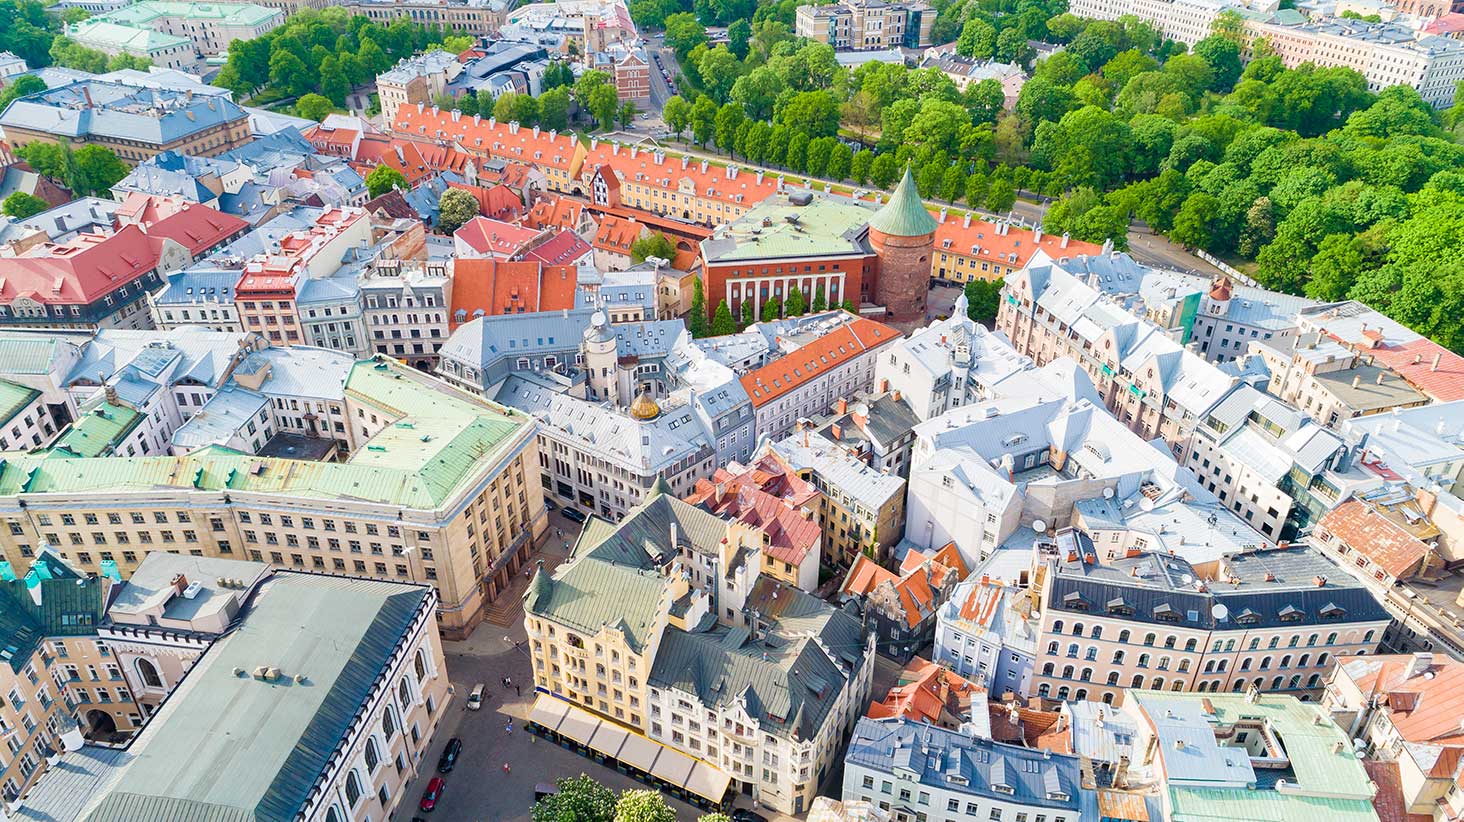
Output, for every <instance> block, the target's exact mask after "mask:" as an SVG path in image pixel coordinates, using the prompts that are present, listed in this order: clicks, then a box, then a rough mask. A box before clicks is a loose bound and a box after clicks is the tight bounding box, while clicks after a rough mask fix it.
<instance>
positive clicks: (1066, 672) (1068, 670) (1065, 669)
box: [1062, 665, 1073, 679]
mask: <svg viewBox="0 0 1464 822" xmlns="http://www.w3.org/2000/svg"><path fill="white" fill-rule="evenodd" d="M1062 678H1063V679H1072V678H1073V666H1071V665H1064V666H1062Z"/></svg>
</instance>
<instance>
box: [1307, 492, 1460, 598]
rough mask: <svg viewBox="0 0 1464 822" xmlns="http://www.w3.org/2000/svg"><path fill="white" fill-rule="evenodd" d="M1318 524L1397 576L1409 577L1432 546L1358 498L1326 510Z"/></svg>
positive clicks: (1401, 577)
mask: <svg viewBox="0 0 1464 822" xmlns="http://www.w3.org/2000/svg"><path fill="white" fill-rule="evenodd" d="M1318 527H1319V528H1320V529H1321V530H1322V531H1325V532H1327V533H1330V534H1331V535H1333V536H1334V537H1336V538H1337V539H1338V540H1340V541H1341V542H1343V543H1344V544H1346V545H1347V546H1348V547H1349V548H1351V549H1352V550H1354V551H1356V552H1358V553H1359V554H1362V555H1363V556H1365V557H1367V558H1368V559H1369V560H1372V562H1373V563H1374V564H1376V565H1377V566H1378V567H1379V568H1382V569H1383V570H1384V571H1387V572H1388V573H1389V574H1391V575H1392V576H1393V577H1395V578H1398V579H1407V578H1408V577H1409V576H1410V575H1411V573H1412V572H1413V571H1416V570H1417V569H1418V567H1419V564H1420V563H1421V562H1422V561H1423V559H1424V558H1425V557H1427V556H1428V555H1429V553H1430V552H1431V551H1432V550H1433V549H1431V548H1429V547H1428V545H1426V544H1425V543H1424V542H1423V541H1422V540H1420V539H1418V538H1417V537H1415V536H1413V535H1412V534H1410V533H1408V532H1407V531H1405V530H1404V529H1403V528H1402V527H1401V526H1399V525H1398V524H1397V523H1395V522H1393V521H1392V520H1390V519H1388V518H1387V517H1385V516H1383V515H1382V514H1379V513H1378V512H1376V511H1374V510H1373V509H1372V507H1370V506H1368V505H1367V504H1366V503H1364V502H1362V501H1361V500H1358V499H1356V498H1352V499H1349V500H1347V501H1346V502H1344V503H1342V504H1341V505H1339V506H1337V507H1336V508H1333V509H1332V510H1330V511H1328V512H1327V513H1326V514H1324V515H1323V516H1322V519H1321V522H1320V523H1318Z"/></svg>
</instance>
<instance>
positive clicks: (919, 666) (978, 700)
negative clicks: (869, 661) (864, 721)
mask: <svg viewBox="0 0 1464 822" xmlns="http://www.w3.org/2000/svg"><path fill="white" fill-rule="evenodd" d="M972 710H980V711H984V710H986V690H985V689H984V688H982V687H980V686H978V685H977V684H976V683H974V682H971V681H970V680H968V679H965V678H963V677H961V676H960V675H958V674H956V673H955V672H954V671H950V670H948V669H946V668H944V667H942V666H940V665H937V664H936V663H934V662H931V661H930V660H928V659H921V658H920V657H918V656H917V657H914V658H912V659H911V660H910V662H909V664H907V665H906V666H905V668H904V670H902V671H900V676H899V680H898V684H896V685H895V687H893V688H891V689H890V690H889V693H887V694H886V695H885V698H884V699H883V700H882V701H880V702H873V703H871V704H870V706H869V710H868V712H867V713H866V714H865V715H866V716H868V717H869V718H871V719H885V718H888V717H901V718H904V719H910V720H914V721H916V722H928V723H930V724H932V725H939V724H941V720H942V719H944V718H945V717H947V716H957V717H959V716H962V715H965V714H967V713H968V712H969V711H972Z"/></svg>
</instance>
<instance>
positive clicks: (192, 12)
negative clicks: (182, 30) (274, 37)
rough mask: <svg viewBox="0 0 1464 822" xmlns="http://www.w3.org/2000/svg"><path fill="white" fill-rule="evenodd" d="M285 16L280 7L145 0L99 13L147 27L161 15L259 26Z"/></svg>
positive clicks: (130, 23) (105, 16) (106, 16)
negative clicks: (279, 9) (278, 8)
mask: <svg viewBox="0 0 1464 822" xmlns="http://www.w3.org/2000/svg"><path fill="white" fill-rule="evenodd" d="M283 16H284V12H281V11H278V10H277V9H271V8H266V7H264V6H256V5H253V4H250V3H173V2H164V1H163V0H143V2H141V3H133V4H132V5H130V6H124V7H123V8H120V9H117V10H116V11H111V12H107V13H106V14H103V15H98V17H97V19H100V20H107V21H110V22H113V23H118V24H120V25H124V26H137V27H142V26H146V25H147V24H149V23H152V22H153V21H154V20H157V19H158V18H160V17H169V18H177V19H181V20H207V21H213V22H217V23H220V24H223V25H230V26H257V25H260V24H261V23H266V22H268V21H269V20H271V19H272V18H276V17H283Z"/></svg>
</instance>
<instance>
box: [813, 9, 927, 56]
mask: <svg viewBox="0 0 1464 822" xmlns="http://www.w3.org/2000/svg"><path fill="white" fill-rule="evenodd" d="M794 22H795V28H794V31H795V33H796V34H797V35H798V36H799V37H807V38H808V39H810V40H814V41H816V42H819V43H828V44H829V45H831V46H833V47H834V50H835V51H870V50H882V49H897V48H912V49H913V48H925V47H926V46H929V45H930V30H931V27H932V26H934V25H935V9H934V8H933V7H931V6H929V5H927V4H925V3H923V2H919V1H918V0H915V1H914V2H897V3H887V2H882V0H844V2H840V3H836V4H833V5H829V6H799V7H798V13H797V17H796V19H795V21H794Z"/></svg>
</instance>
